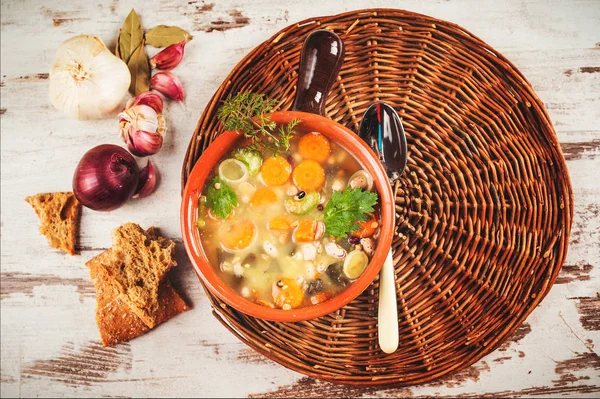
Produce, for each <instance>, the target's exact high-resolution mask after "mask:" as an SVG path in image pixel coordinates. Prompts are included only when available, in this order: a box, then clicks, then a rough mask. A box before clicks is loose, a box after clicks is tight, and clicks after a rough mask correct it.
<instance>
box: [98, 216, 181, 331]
mask: <svg viewBox="0 0 600 399" xmlns="http://www.w3.org/2000/svg"><path fill="white" fill-rule="evenodd" d="M174 251H175V243H174V242H173V241H171V240H168V239H165V238H163V237H159V236H157V235H156V234H155V230H154V229H153V228H150V229H148V231H144V230H143V229H142V228H141V227H140V226H139V225H137V224H135V223H126V224H124V225H122V226H121V227H118V228H116V229H115V230H113V247H112V254H113V256H114V258H115V261H114V262H109V263H106V264H103V266H104V268H105V271H106V273H107V275H108V277H109V278H110V281H111V283H112V284H113V285H114V286H115V287H116V289H117V291H118V292H119V293H120V294H123V300H124V301H125V302H126V303H127V304H128V305H129V307H130V308H131V310H132V311H133V312H134V313H135V314H136V315H137V316H138V317H139V318H140V319H142V321H143V322H144V324H146V325H147V326H148V327H150V328H152V327H154V326H155V325H156V324H157V311H158V307H159V301H158V291H159V289H158V287H159V285H160V283H161V282H162V281H163V279H164V278H165V275H166V273H167V272H168V271H169V270H170V269H171V267H173V266H176V265H177V263H176V262H175V260H174Z"/></svg>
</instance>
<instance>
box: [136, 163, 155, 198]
mask: <svg viewBox="0 0 600 399" xmlns="http://www.w3.org/2000/svg"><path fill="white" fill-rule="evenodd" d="M155 187H156V169H154V165H153V164H152V162H150V159H148V165H146V167H145V168H144V169H142V170H140V177H139V180H138V186H137V189H136V191H135V194H134V195H133V198H144V197H147V196H148V195H150V194H152V192H153V191H154V188H155Z"/></svg>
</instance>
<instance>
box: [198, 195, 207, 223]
mask: <svg viewBox="0 0 600 399" xmlns="http://www.w3.org/2000/svg"><path fill="white" fill-rule="evenodd" d="M196 226H197V227H198V228H199V229H201V228H203V227H204V226H206V195H201V196H200V197H198V220H197V221H196Z"/></svg>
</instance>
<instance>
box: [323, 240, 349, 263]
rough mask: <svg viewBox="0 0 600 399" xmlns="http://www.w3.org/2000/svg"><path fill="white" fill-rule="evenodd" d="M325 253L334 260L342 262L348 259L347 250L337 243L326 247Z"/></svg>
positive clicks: (331, 243)
mask: <svg viewBox="0 0 600 399" xmlns="http://www.w3.org/2000/svg"><path fill="white" fill-rule="evenodd" d="M325 252H327V255H329V256H331V257H332V258H336V259H340V260H341V259H344V258H345V257H346V250H345V249H344V248H342V247H340V246H339V245H338V244H336V243H335V242H330V243H328V244H327V245H325Z"/></svg>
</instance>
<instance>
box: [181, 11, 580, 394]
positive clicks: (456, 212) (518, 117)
mask: <svg viewBox="0 0 600 399" xmlns="http://www.w3.org/2000/svg"><path fill="white" fill-rule="evenodd" d="M319 28H321V29H331V30H334V31H335V32H336V33H337V34H338V35H339V36H340V37H341V38H342V40H343V42H344V44H345V47H346V56H345V61H344V65H343V66H342V70H341V72H340V74H339V77H338V80H337V82H336V84H335V85H334V87H333V89H332V91H331V93H330V95H329V98H328V101H327V107H326V111H327V115H328V117H330V118H331V119H333V120H334V121H337V122H339V123H341V124H342V125H345V126H347V127H349V128H350V129H351V130H353V131H355V132H356V131H358V127H359V123H360V120H361V117H362V115H363V113H364V111H365V110H366V109H367V107H368V106H369V105H370V104H371V103H372V102H373V101H386V102H388V103H389V104H390V105H392V106H393V107H394V108H395V109H396V110H397V111H398V112H399V114H400V116H401V118H402V121H403V123H404V127H405V129H406V134H407V139H408V145H409V157H408V166H407V169H406V171H405V173H404V175H403V176H402V178H401V179H400V182H399V183H398V184H397V186H396V187H395V188H396V212H397V216H396V217H397V235H396V236H395V237H394V241H393V250H394V263H395V272H396V284H397V293H398V315H399V318H400V327H399V328H400V346H399V349H398V351H397V352H395V353H394V354H391V355H386V354H384V353H383V352H381V351H380V350H379V347H378V345H377V295H378V281H377V280H375V281H374V282H373V283H372V284H371V286H370V287H369V289H367V290H366V291H365V292H364V293H363V294H362V295H361V296H360V297H358V298H357V299H356V300H354V301H353V302H351V303H350V304H348V305H347V306H345V307H344V308H342V309H340V310H339V311H337V312H335V313H334V314H331V315H328V316H326V317H322V318H320V319H316V320H311V321H308V322H301V323H275V322H268V321H264V320H260V319H255V318H252V317H248V316H245V315H244V314H240V313H239V312H237V311H235V310H234V309H231V308H230V307H227V306H225V305H224V304H223V303H221V302H220V301H219V300H218V299H217V298H215V297H214V296H212V295H211V294H210V293H207V294H208V296H209V298H210V299H211V301H212V304H213V307H214V310H215V311H214V313H215V316H216V317H217V318H218V319H219V320H220V321H221V322H222V323H223V324H224V325H225V326H226V327H227V328H228V329H229V330H230V331H231V332H232V333H234V334H235V335H236V336H238V337H239V338H240V339H241V340H242V341H243V342H245V343H247V344H248V345H250V346H251V347H253V348H254V349H256V350H258V351H259V352H261V353H263V354H264V355H266V356H267V357H269V358H271V359H273V360H274V361H276V362H279V363H280V364H282V365H284V366H286V367H288V368H291V369H293V370H296V371H299V372H301V373H304V374H307V375H310V376H313V377H317V378H321V379H325V380H329V381H336V382H341V383H348V384H360V385H371V386H379V385H381V386H389V385H392V384H394V385H410V384H416V383H423V382H427V381H431V380H433V379H436V378H439V377H441V376H443V375H446V374H448V373H451V372H454V371H458V370H460V369H462V368H464V367H466V366H468V365H470V364H472V363H474V362H475V361H476V360H478V359H479V358H481V357H482V356H484V355H485V354H487V353H489V352H490V351H492V350H493V349H494V348H496V347H497V346H498V345H500V344H501V343H502V341H503V340H505V339H506V338H507V337H509V336H510V335H511V334H512V333H513V331H514V330H515V329H516V328H517V327H518V326H519V325H520V323H521V322H522V321H523V320H524V319H525V317H526V316H527V315H528V314H529V313H530V312H531V311H532V310H533V309H534V308H535V306H536V305H537V304H538V303H539V302H540V301H541V299H542V298H543V297H544V296H545V295H546V294H547V293H548V291H549V289H550V287H551V286H552V284H553V282H554V279H555V278H556V276H557V274H558V272H559V269H560V266H561V265H562V263H563V261H564V259H565V256H566V251H567V245H568V236H569V232H570V229H571V220H572V217H573V199H572V190H571V186H570V182H569V177H568V173H567V169H566V166H565V162H564V159H563V156H562V153H561V150H560V147H559V145H558V142H557V139H556V134H555V132H554V130H553V128H552V125H551V123H550V120H549V118H548V115H547V114H546V111H545V110H544V108H543V105H542V103H541V101H540V100H539V99H538V98H537V96H536V95H535V94H534V92H533V90H532V88H531V86H530V85H529V83H528V82H527V81H526V80H525V78H524V77H523V76H522V75H521V73H520V72H519V71H518V70H517V69H516V68H515V67H514V66H513V65H512V64H511V63H510V62H509V61H508V60H506V59H505V58H504V57H503V56H502V55H500V54H499V53H497V52H496V51H495V50H494V49H492V48H490V47H489V46H488V45H486V44H485V43H483V42H482V41H481V40H480V39H478V38H476V37H475V36H473V35H472V34H470V33H468V32H466V31H465V30H463V29H462V28H461V27H459V26H457V25H454V24H452V23H449V22H445V21H440V20H437V19H433V18H430V17H427V16H423V15H419V14H414V13H411V12H407V11H400V10H390V9H371V10H362V11H355V12H349V13H346V14H341V15H336V16H330V17H320V18H314V19H310V20H306V21H302V22H300V23H298V24H295V25H292V26H289V27H287V28H285V29H283V30H282V31H280V32H279V33H277V34H276V35H274V36H273V37H272V38H271V39H269V40H267V41H266V42H264V43H263V44H261V45H260V46H258V47H257V48H255V49H254V50H253V51H252V52H251V53H250V54H249V55H248V56H246V57H245V58H244V59H243V60H242V61H241V62H240V63H239V64H238V65H237V66H236V68H235V69H234V70H233V71H232V72H231V74H230V75H229V76H228V77H227V79H226V81H225V82H224V83H223V84H222V85H221V87H220V88H219V89H218V91H217V93H216V94H215V95H214V97H213V98H212V100H211V101H210V103H209V104H208V105H207V107H206V109H205V110H204V113H203V114H202V116H201V118H200V121H199V122H198V126H197V128H196V131H195V132H194V136H193V137H192V140H191V143H190V146H189V148H188V152H187V154H186V157H185V161H184V166H183V176H182V177H183V182H184V183H185V179H186V177H187V176H188V174H189V173H190V171H191V169H192V167H193V166H194V164H195V162H196V160H197V159H198V157H199V156H200V155H201V153H202V151H203V149H205V148H206V147H207V146H208V145H209V144H210V142H211V141H212V140H213V139H214V138H215V137H216V136H217V135H218V134H219V133H221V132H222V129H221V126H220V125H219V124H218V122H217V121H216V118H215V114H216V110H217V108H218V106H219V104H220V101H221V100H223V99H224V98H227V97H228V96H230V95H231V94H235V93H238V92H240V91H245V90H249V91H253V92H258V93H265V94H266V95H267V96H268V97H271V98H275V99H278V100H280V103H279V106H278V108H279V109H289V108H290V106H291V104H292V101H293V98H294V94H295V84H296V80H297V72H296V71H297V68H298V62H299V53H300V49H301V47H302V42H303V40H304V38H305V37H306V35H307V34H308V33H310V32H311V31H313V30H315V29H319Z"/></svg>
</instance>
